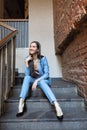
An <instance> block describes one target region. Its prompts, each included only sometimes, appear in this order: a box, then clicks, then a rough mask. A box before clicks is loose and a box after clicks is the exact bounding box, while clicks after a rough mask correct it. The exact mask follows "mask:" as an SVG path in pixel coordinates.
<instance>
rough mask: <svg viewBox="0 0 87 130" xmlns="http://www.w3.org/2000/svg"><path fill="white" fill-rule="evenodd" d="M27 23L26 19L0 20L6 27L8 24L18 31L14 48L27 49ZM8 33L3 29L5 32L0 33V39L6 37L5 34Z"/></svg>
mask: <svg viewBox="0 0 87 130" xmlns="http://www.w3.org/2000/svg"><path fill="white" fill-rule="evenodd" d="M28 21H29V20H28V19H0V22H3V23H5V24H6V25H7V24H8V25H9V26H12V27H13V28H16V29H17V30H19V33H18V34H17V37H16V48H28V40H29V36H28V30H29V29H28V28H29V22H28ZM2 29H3V27H2ZM1 31H2V30H1ZM9 32H10V30H7V29H5V31H3V33H2V36H0V39H1V38H3V37H4V36H6V34H8V33H9Z"/></svg>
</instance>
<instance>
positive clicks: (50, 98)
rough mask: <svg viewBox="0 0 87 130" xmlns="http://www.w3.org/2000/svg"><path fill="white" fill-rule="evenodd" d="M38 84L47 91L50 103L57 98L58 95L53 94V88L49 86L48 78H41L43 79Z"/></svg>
mask: <svg viewBox="0 0 87 130" xmlns="http://www.w3.org/2000/svg"><path fill="white" fill-rule="evenodd" d="M38 86H39V87H40V88H41V89H42V91H43V92H44V93H45V95H46V96H47V98H48V100H49V101H50V103H51V104H53V102H54V101H55V100H56V97H55V95H54V94H53V92H52V90H51V88H50V87H49V85H48V81H47V80H41V81H39V82H38Z"/></svg>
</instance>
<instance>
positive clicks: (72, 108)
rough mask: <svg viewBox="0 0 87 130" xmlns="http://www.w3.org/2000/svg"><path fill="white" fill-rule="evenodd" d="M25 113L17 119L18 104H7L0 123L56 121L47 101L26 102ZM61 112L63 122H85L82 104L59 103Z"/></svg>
mask: <svg viewBox="0 0 87 130" xmlns="http://www.w3.org/2000/svg"><path fill="white" fill-rule="evenodd" d="M26 104H27V112H26V113H25V114H24V115H23V116H22V117H21V118H17V117H16V116H15V115H16V112H17V107H18V102H16V103H7V105H6V106H7V107H6V113H5V114H4V115H3V116H2V117H1V118H0V121H6V120H7V121H11V120H12V119H13V120H19V121H20V119H22V120H24V119H27V120H32V121H33V120H34V119H37V120H39V119H41V120H49V121H52V120H57V118H56V114H55V109H54V107H53V106H51V105H50V104H49V103H48V101H44V102H27V103H26ZM59 104H60V106H61V107H62V110H63V112H64V120H69V121H70V120H71V121H75V120H79V121H81V120H87V112H86V111H85V108H84V105H83V102H75V101H74V102H59Z"/></svg>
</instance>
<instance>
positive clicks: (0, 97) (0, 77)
mask: <svg viewBox="0 0 87 130" xmlns="http://www.w3.org/2000/svg"><path fill="white" fill-rule="evenodd" d="M3 28H5V29H6V30H8V34H7V35H5V37H3V36H2V37H1V39H0V115H1V114H2V113H3V112H4V108H5V107H4V101H5V100H7V99H8V96H9V93H10V91H11V88H12V87H13V86H14V83H15V48H16V47H15V43H16V34H17V30H16V29H15V28H13V27H11V26H8V25H6V24H4V23H3V22H0V31H1V29H3ZM1 34H2V31H1Z"/></svg>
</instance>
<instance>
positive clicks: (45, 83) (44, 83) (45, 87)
mask: <svg viewBox="0 0 87 130" xmlns="http://www.w3.org/2000/svg"><path fill="white" fill-rule="evenodd" d="M35 80H36V79H35V78H32V77H31V76H29V75H28V73H26V72H25V77H24V80H23V84H22V89H21V93H20V97H21V98H23V99H24V100H25V99H26V97H27V95H28V93H29V90H30V86H31V84H33V83H34V81H35ZM37 86H38V87H39V88H40V89H41V90H42V91H43V92H44V93H45V95H46V96H47V98H48V100H49V101H50V103H51V104H53V102H54V101H56V97H55V96H54V94H53V92H52V90H51V88H50V87H49V80H40V81H38V84H37Z"/></svg>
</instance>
